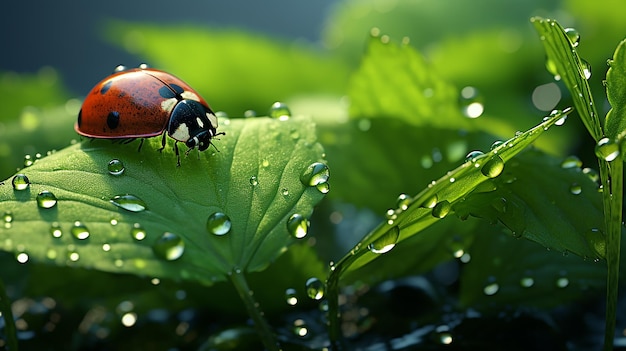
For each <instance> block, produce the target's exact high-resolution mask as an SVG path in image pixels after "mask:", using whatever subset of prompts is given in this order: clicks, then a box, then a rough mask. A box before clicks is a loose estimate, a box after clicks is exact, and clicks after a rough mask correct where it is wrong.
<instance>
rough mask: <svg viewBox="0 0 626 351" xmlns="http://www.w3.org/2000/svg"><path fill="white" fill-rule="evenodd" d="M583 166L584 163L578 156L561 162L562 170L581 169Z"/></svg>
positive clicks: (572, 156) (568, 157) (569, 157)
mask: <svg viewBox="0 0 626 351" xmlns="http://www.w3.org/2000/svg"><path fill="white" fill-rule="evenodd" d="M582 165H583V161H581V160H580V158H578V156H575V155H571V156H567V157H566V158H565V159H564V160H563V162H561V168H565V169H569V168H580V167H581V166H582Z"/></svg>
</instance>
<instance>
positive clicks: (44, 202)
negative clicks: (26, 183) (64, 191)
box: [37, 190, 57, 209]
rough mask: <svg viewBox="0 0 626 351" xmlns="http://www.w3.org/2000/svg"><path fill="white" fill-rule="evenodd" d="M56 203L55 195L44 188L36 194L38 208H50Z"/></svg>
mask: <svg viewBox="0 0 626 351" xmlns="http://www.w3.org/2000/svg"><path fill="white" fill-rule="evenodd" d="M56 204H57V197H56V196H54V194H53V193H51V192H49V191H47V190H44V191H42V192H40V193H39V194H37V206H39V208H46V209H47V208H52V207H54V206H56Z"/></svg>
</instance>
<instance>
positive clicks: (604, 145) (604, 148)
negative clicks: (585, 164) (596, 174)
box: [595, 138, 620, 162]
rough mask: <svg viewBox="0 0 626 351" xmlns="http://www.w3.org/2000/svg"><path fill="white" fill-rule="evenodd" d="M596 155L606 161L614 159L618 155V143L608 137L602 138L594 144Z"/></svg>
mask: <svg viewBox="0 0 626 351" xmlns="http://www.w3.org/2000/svg"><path fill="white" fill-rule="evenodd" d="M595 151H596V156H598V157H599V158H601V159H604V160H605V161H607V162H611V161H613V160H615V159H616V158H617V157H618V156H619V153H620V151H619V144H618V143H616V142H614V141H613V140H611V139H609V138H602V139H600V140H599V141H598V144H597V145H596V149H595Z"/></svg>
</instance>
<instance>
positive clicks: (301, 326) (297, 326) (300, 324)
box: [293, 319, 309, 338]
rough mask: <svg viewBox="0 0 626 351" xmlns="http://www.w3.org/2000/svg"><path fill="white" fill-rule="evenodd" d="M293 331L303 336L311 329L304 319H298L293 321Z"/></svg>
mask: <svg viewBox="0 0 626 351" xmlns="http://www.w3.org/2000/svg"><path fill="white" fill-rule="evenodd" d="M293 333H294V334H295V335H296V336H299V337H302V338H303V337H305V336H307V335H308V334H309V329H308V327H307V325H306V322H305V321H304V319H296V320H295V321H294V322H293Z"/></svg>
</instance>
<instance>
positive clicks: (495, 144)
mask: <svg viewBox="0 0 626 351" xmlns="http://www.w3.org/2000/svg"><path fill="white" fill-rule="evenodd" d="M502 145H504V141H502V140H496V141H494V142H493V144H491V147H490V148H489V150H492V151H493V150H495V149H497V148H499V147H500V146H502Z"/></svg>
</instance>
